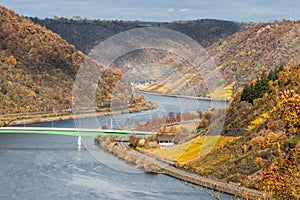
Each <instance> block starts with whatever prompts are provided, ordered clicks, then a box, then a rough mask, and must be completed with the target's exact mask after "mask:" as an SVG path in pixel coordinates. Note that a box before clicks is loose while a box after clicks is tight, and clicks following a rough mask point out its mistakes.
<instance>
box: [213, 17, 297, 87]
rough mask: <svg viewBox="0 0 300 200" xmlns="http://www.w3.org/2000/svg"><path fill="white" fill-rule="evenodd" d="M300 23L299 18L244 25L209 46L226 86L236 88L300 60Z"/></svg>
mask: <svg viewBox="0 0 300 200" xmlns="http://www.w3.org/2000/svg"><path fill="white" fill-rule="evenodd" d="M299 28H300V25H299V23H298V22H295V21H288V20H283V21H281V22H272V23H258V24H252V25H244V26H243V28H242V29H241V31H239V32H237V33H235V34H234V35H231V36H229V37H228V38H226V39H225V40H220V41H219V42H218V43H215V44H214V45H212V46H210V47H209V48H208V52H209V54H210V55H211V56H212V58H213V59H214V61H215V63H216V65H217V66H218V69H219V70H220V71H221V73H222V74H223V78H224V85H225V86H226V85H229V84H231V83H233V82H234V83H235V84H236V85H235V88H238V87H240V86H244V85H245V84H248V83H250V82H251V81H252V80H253V79H255V78H256V77H258V76H259V75H261V74H262V73H263V72H268V71H270V70H271V69H274V67H275V66H280V65H283V66H286V65H288V64H293V63H295V62H298V61H299V60H300V57H299V49H300V45H299V41H300V29H299Z"/></svg>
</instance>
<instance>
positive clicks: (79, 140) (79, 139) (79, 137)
mask: <svg viewBox="0 0 300 200" xmlns="http://www.w3.org/2000/svg"><path fill="white" fill-rule="evenodd" d="M77 145H78V146H79V147H81V136H78V139H77Z"/></svg>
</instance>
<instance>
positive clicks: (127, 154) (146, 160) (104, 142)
mask: <svg viewBox="0 0 300 200" xmlns="http://www.w3.org/2000/svg"><path fill="white" fill-rule="evenodd" d="M116 139H117V138H116V137H112V136H109V137H106V136H96V137H94V141H95V144H98V145H99V146H101V147H102V148H103V149H104V150H106V151H108V152H110V153H113V154H115V155H116V156H118V157H119V158H120V159H123V160H125V161H126V162H127V163H130V164H134V165H136V166H137V167H139V168H143V169H144V170H145V171H146V172H151V173H164V174H166V175H168V176H172V177H174V178H177V179H180V180H183V181H186V182H189V183H193V184H195V185H199V186H203V187H206V188H210V189H212V190H216V191H220V192H223V193H228V194H232V195H234V196H238V197H245V198H246V199H264V196H263V194H262V193H261V192H259V191H256V190H252V189H249V188H245V187H242V186H238V185H236V184H231V183H227V182H222V181H219V180H214V179H209V178H205V177H202V176H199V175H198V174H195V173H192V172H188V171H187V170H185V169H183V168H181V167H176V166H174V165H172V164H171V163H169V162H165V161H164V160H162V159H159V158H157V157H155V156H153V155H149V154H143V153H141V152H139V151H137V150H134V149H132V148H131V147H129V146H127V145H126V144H123V143H121V142H116V141H115V140H116Z"/></svg>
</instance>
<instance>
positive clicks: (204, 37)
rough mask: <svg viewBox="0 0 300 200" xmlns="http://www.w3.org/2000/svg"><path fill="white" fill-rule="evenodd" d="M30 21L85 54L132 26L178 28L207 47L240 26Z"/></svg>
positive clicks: (223, 23)
mask: <svg viewBox="0 0 300 200" xmlns="http://www.w3.org/2000/svg"><path fill="white" fill-rule="evenodd" d="M30 19H31V20H32V21H33V22H34V23H36V24H40V25H41V26H45V27H46V28H48V29H50V30H52V31H53V32H55V33H57V34H59V35H61V36H62V37H63V38H64V39H65V40H67V41H68V42H69V43H70V44H73V45H75V47H76V48H77V49H79V50H81V51H83V52H84V53H86V54H88V53H89V52H90V50H91V49H93V47H94V46H95V45H97V44H99V42H101V41H103V40H105V39H107V38H108V37H110V36H112V35H114V34H117V33H120V32H123V31H126V30H130V29H134V28H142V27H149V26H151V27H164V28H169V29H172V30H176V31H179V32H181V33H184V34H186V35H188V36H189V37H191V38H193V39H194V40H196V41H197V42H199V43H200V44H201V45H202V46H204V47H207V46H209V45H211V44H213V43H214V42H215V41H217V40H218V39H220V38H224V37H226V36H229V35H231V34H233V33H235V32H237V31H239V29H240V26H241V25H240V24H238V23H235V22H231V21H223V20H214V19H203V20H194V21H182V22H170V23H166V22H140V21H108V20H85V19H81V20H73V19H66V18H58V19H45V20H43V19H38V18H30Z"/></svg>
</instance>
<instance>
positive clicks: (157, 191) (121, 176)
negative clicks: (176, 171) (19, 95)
mask: <svg viewBox="0 0 300 200" xmlns="http://www.w3.org/2000/svg"><path fill="white" fill-rule="evenodd" d="M145 97H146V99H147V100H152V101H156V102H159V104H160V106H159V107H158V109H156V110H154V111H147V112H142V113H133V114H125V115H118V116H106V117H99V118H92V119H81V120H78V121H76V122H75V123H74V121H73V120H72V121H59V122H53V123H41V124H34V125H31V126H54V127H74V126H81V127H99V126H101V125H102V124H104V123H109V122H110V119H111V118H113V122H114V124H113V125H114V126H115V127H116V126H124V125H126V123H127V125H128V122H129V121H130V120H129V119H131V120H132V119H133V121H136V122H145V121H147V120H149V119H151V118H152V117H153V116H162V115H166V114H168V113H169V112H176V113H177V112H185V111H194V110H197V109H201V110H202V111H205V110H207V109H208V108H211V106H212V105H211V103H210V102H205V101H204V102H203V101H195V100H190V99H178V98H171V97H160V96H153V95H145ZM222 106H225V105H222ZM75 124H76V125H75ZM83 143H84V146H83V147H82V148H81V149H78V148H77V146H76V144H77V138H75V137H69V136H57V135H33V134H14V135H0V199H1V200H4V199H5V200H6V199H7V200H11V199H24V200H28V199H64V200H65V199H91V200H93V199H122V200H123V199H153V200H154V199H155V200H156V199H180V200H183V199H184V200H185V199H195V200H196V199H197V200H202V199H203V200H208V199H213V197H212V196H211V195H210V194H209V193H214V195H218V193H216V192H213V191H211V190H208V189H204V188H201V187H198V186H194V185H191V184H187V183H185V182H183V181H180V180H177V179H174V178H171V177H169V176H166V175H162V174H158V175H157V174H149V173H144V171H142V170H140V169H137V168H136V167H135V166H132V165H128V164H126V163H125V162H124V161H122V160H120V159H118V158H117V157H115V156H113V155H111V154H110V153H107V152H104V151H103V150H102V149H101V148H99V147H97V146H95V145H94V144H93V141H92V138H91V137H84V138H83ZM220 195H221V199H231V198H232V196H230V195H226V194H220Z"/></svg>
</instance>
